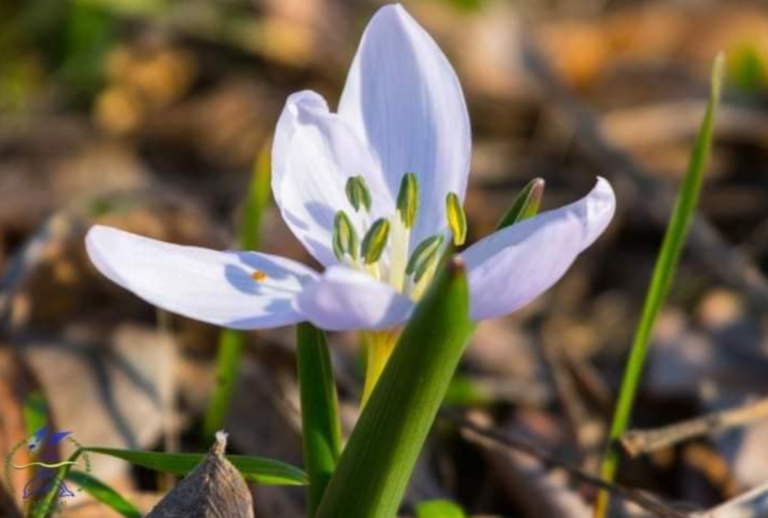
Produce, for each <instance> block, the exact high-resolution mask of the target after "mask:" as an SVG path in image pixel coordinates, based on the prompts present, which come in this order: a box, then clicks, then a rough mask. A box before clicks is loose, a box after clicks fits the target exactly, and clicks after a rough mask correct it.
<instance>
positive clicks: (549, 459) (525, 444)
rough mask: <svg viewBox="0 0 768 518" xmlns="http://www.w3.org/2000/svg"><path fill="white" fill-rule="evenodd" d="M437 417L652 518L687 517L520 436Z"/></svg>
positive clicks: (449, 414)
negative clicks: (522, 455) (635, 508)
mask: <svg viewBox="0 0 768 518" xmlns="http://www.w3.org/2000/svg"><path fill="white" fill-rule="evenodd" d="M441 416H442V417H443V418H445V419H447V420H448V421H450V422H452V423H453V424H455V425H456V426H458V427H460V428H462V429H466V430H471V431H472V432H474V433H476V434H477V435H479V436H481V437H484V438H486V439H490V440H491V441H493V442H494V443H496V444H499V445H501V446H504V447H506V448H509V449H511V450H513V451H518V452H521V453H525V454H526V455H530V456H531V457H533V458H535V459H536V460H538V461H539V462H541V464H542V465H543V466H544V467H546V468H550V469H554V468H556V469H561V470H563V471H565V472H566V473H568V475H570V476H571V477H573V478H574V479H576V480H578V481H579V482H582V483H584V484H588V485H590V486H592V487H595V488H598V489H603V490H606V491H609V492H610V493H612V494H613V495H614V496H616V497H617V498H621V499H624V500H626V501H628V502H632V503H634V504H636V505H638V506H640V507H642V508H643V509H645V510H646V511H648V512H650V513H652V514H653V515H655V516H660V517H662V518H689V515H688V514H687V513H683V512H681V511H678V510H676V509H672V508H671V507H669V506H667V505H666V504H664V503H662V502H660V501H658V500H657V499H655V498H653V497H651V496H648V495H646V494H644V493H641V492H639V491H635V490H634V489H630V488H627V487H624V486H620V485H618V484H614V483H612V482H605V481H603V480H601V479H600V478H598V477H596V476H594V475H591V474H589V473H587V472H586V471H584V470H582V469H581V468H578V467H576V466H574V465H572V464H569V463H567V462H563V461H560V460H558V459H556V458H554V457H553V456H552V455H550V454H549V453H548V452H546V451H545V450H544V449H543V448H541V447H540V446H539V445H537V444H534V443H532V442H531V441H529V440H527V439H524V438H521V437H512V436H511V435H509V434H502V433H499V432H497V431H495V430H492V429H489V428H486V427H483V426H479V425H477V424H476V423H473V422H472V421H470V420H469V419H467V418H465V417H464V416H462V415H461V414H459V413H457V412H455V411H448V410H443V411H442V412H441Z"/></svg>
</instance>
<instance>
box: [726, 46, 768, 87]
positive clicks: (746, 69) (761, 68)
mask: <svg viewBox="0 0 768 518" xmlns="http://www.w3.org/2000/svg"><path fill="white" fill-rule="evenodd" d="M728 76H729V79H730V82H731V84H733V85H734V86H736V87H737V88H739V89H740V90H742V91H744V92H748V93H754V92H759V91H761V90H764V89H765V87H766V79H768V77H767V76H766V70H765V55H764V53H762V52H761V51H760V49H759V48H758V47H757V45H756V44H754V43H752V42H745V43H742V44H741V45H740V46H738V47H736V48H735V49H734V50H732V51H731V52H730V54H729V56H728Z"/></svg>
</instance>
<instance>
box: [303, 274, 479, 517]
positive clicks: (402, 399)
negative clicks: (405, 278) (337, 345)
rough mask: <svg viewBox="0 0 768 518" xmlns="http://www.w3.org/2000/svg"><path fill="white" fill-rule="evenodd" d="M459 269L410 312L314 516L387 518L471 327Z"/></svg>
mask: <svg viewBox="0 0 768 518" xmlns="http://www.w3.org/2000/svg"><path fill="white" fill-rule="evenodd" d="M473 327H474V326H473V325H472V323H471V321H470V319H469V289H468V286H467V278H466V273H465V271H464V268H463V264H462V263H461V261H460V260H458V259H453V260H450V261H448V262H446V263H445V264H444V265H443V267H442V269H441V271H440V273H439V274H438V276H437V277H436V279H435V280H434V281H433V284H432V286H431V288H430V289H429V291H428V292H427V294H426V295H425V297H424V298H423V299H422V301H421V302H420V303H419V304H418V306H417V307H416V310H415V312H414V315H413V317H412V318H411V320H410V321H409V322H408V325H407V326H406V328H405V330H404V332H403V334H402V336H401V338H400V341H399V342H398V345H397V346H396V347H395V351H394V352H393V353H392V357H391V358H390V360H389V362H388V364H387V366H386V368H385V370H384V373H383V374H382V377H381V379H380V380H379V382H378V384H377V385H376V388H375V390H374V391H373V394H372V396H371V398H370V400H369V401H368V403H367V404H366V406H365V409H364V411H363V413H362V415H361V416H360V420H359V421H358V424H357V426H356V427H355V430H354V431H353V433H352V436H351V437H350V439H349V442H348V444H347V446H346V448H345V450H344V453H343V454H342V456H341V460H340V461H339V465H338V467H337V468H336V472H335V474H334V476H333V478H332V479H331V483H330V485H329V486H328V488H327V490H326V493H325V496H324V498H323V501H322V503H321V504H320V508H319V509H318V512H317V514H316V518H391V517H392V516H394V515H395V513H396V512H397V509H398V506H399V505H400V501H401V499H402V496H403V494H404V492H405V489H406V486H407V484H408V480H409V479H410V476H411V472H412V471H413V467H414V466H415V464H416V460H417V458H418V456H419V453H420V452H421V449H422V447H423V445H424V442H425V440H426V438H427V435H428V433H429V430H430V428H431V426H432V423H433V422H434V419H435V417H436V415H437V412H438V410H439V408H440V404H441V403H442V401H443V398H444V396H445V393H446V391H447V390H448V386H449V384H450V381H451V378H452V377H453V374H454V372H455V370H456V367H457V366H458V363H459V360H460V358H461V356H462V354H463V352H464V349H465V347H466V345H467V343H468V341H469V336H470V334H471V331H472V329H473Z"/></svg>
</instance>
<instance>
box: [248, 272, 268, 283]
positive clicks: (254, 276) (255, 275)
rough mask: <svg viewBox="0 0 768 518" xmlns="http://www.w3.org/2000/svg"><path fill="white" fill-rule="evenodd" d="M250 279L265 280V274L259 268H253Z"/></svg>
mask: <svg viewBox="0 0 768 518" xmlns="http://www.w3.org/2000/svg"><path fill="white" fill-rule="evenodd" d="M251 279H253V280H254V281H256V282H264V281H266V280H267V274H266V272H262V271H261V270H254V272H253V273H252V274H251Z"/></svg>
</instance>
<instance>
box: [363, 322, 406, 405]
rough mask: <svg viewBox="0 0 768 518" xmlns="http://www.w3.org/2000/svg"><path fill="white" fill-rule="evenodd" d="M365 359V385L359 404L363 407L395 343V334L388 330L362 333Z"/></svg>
mask: <svg viewBox="0 0 768 518" xmlns="http://www.w3.org/2000/svg"><path fill="white" fill-rule="evenodd" d="M363 337H364V341H365V347H366V359H365V385H364V386H363V396H362V400H361V402H360V406H361V408H362V407H365V404H366V403H367V402H368V399H369V398H370V397H371V394H373V389H374V388H375V387H376V383H378V381H379V378H380V377H381V373H382V372H384V367H386V366H387V361H388V360H389V357H390V356H391V355H392V351H393V350H394V348H395V345H396V344H397V335H396V334H395V333H391V332H388V331H367V332H364V333H363Z"/></svg>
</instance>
